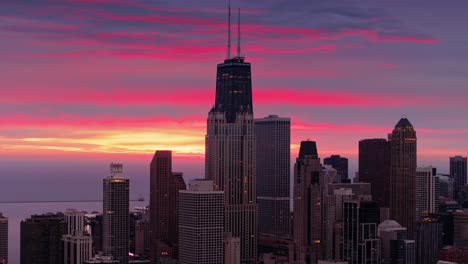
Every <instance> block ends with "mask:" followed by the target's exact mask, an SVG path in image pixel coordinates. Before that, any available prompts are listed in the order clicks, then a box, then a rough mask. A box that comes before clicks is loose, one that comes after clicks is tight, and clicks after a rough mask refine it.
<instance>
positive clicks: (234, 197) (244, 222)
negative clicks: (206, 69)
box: [205, 11, 257, 263]
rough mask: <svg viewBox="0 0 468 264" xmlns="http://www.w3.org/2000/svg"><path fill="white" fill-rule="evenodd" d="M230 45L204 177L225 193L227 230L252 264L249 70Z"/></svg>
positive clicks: (219, 78) (211, 119)
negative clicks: (233, 54) (233, 53)
mask: <svg viewBox="0 0 468 264" xmlns="http://www.w3.org/2000/svg"><path fill="white" fill-rule="evenodd" d="M229 14H230V11H229ZM229 17H230V15H229ZM229 24H230V23H229ZM229 32H230V29H229ZM229 36H230V34H229ZM229 39H230V37H229ZM228 46H229V48H228V56H227V59H226V60H225V61H224V63H220V64H218V67H217V74H216V102H215V105H214V106H213V108H212V109H211V111H210V112H209V113H208V121H207V135H206V139H205V140H206V151H205V173H206V175H205V177H206V178H207V179H209V180H213V182H214V189H215V190H220V191H224V193H225V211H224V212H225V216H226V217H225V231H226V232H228V233H230V234H231V235H232V236H233V237H239V238H240V242H241V243H240V244H241V261H242V262H243V263H249V262H252V261H256V259H257V193H256V186H255V184H256V171H255V168H256V167H255V166H256V165H255V160H256V155H255V146H256V145H255V125H254V119H253V106H252V80H251V67H250V63H248V62H246V61H245V59H244V57H241V56H240V47H239V48H238V54H237V56H236V57H234V58H231V56H230V50H229V49H230V44H229V45H228Z"/></svg>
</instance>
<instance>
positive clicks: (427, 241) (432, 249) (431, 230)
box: [416, 216, 443, 264]
mask: <svg viewBox="0 0 468 264" xmlns="http://www.w3.org/2000/svg"><path fill="white" fill-rule="evenodd" d="M416 231H417V232H416V235H417V236H416V260H417V263H418V264H427V263H435V262H436V260H437V259H436V254H437V252H439V250H440V249H441V248H442V242H443V238H442V236H443V223H442V222H441V221H440V218H439V217H437V216H426V217H422V218H421V220H420V221H419V222H418V223H417V229H416Z"/></svg>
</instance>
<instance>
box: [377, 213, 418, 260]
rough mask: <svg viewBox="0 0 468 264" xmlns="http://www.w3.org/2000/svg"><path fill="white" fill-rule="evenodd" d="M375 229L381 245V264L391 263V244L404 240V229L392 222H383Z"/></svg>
mask: <svg viewBox="0 0 468 264" xmlns="http://www.w3.org/2000/svg"><path fill="white" fill-rule="evenodd" d="M377 229H378V236H379V238H380V240H381V243H382V262H383V263H392V261H391V260H392V257H391V253H392V252H391V242H392V241H404V240H406V227H402V226H401V225H400V224H399V223H397V222H396V221H394V220H385V221H383V222H382V223H380V224H379V226H378V228H377ZM397 253H398V252H397ZM414 264H415V263H414Z"/></svg>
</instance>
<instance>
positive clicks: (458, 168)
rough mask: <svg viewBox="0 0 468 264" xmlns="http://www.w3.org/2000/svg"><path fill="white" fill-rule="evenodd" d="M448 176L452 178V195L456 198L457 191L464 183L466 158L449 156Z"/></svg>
mask: <svg viewBox="0 0 468 264" xmlns="http://www.w3.org/2000/svg"><path fill="white" fill-rule="evenodd" d="M450 177H452V178H453V179H454V183H453V192H454V194H453V197H454V198H455V199H457V200H458V192H459V191H460V189H461V188H462V187H463V186H464V185H465V184H466V178H467V158H466V157H462V156H455V157H450Z"/></svg>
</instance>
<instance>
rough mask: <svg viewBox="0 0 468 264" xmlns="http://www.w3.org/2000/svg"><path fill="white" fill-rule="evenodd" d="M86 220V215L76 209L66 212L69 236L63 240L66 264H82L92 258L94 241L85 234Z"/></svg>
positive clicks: (64, 236) (66, 235)
mask: <svg viewBox="0 0 468 264" xmlns="http://www.w3.org/2000/svg"><path fill="white" fill-rule="evenodd" d="M84 218H85V213H84V212H80V211H78V210H75V209H68V210H67V211H66V212H65V222H67V234H65V235H63V238H62V240H63V249H64V253H63V258H64V261H63V262H64V264H82V263H83V262H84V261H86V260H89V259H91V257H92V253H93V241H92V238H91V237H90V236H89V235H86V234H85V233H84V227H85V223H84Z"/></svg>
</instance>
